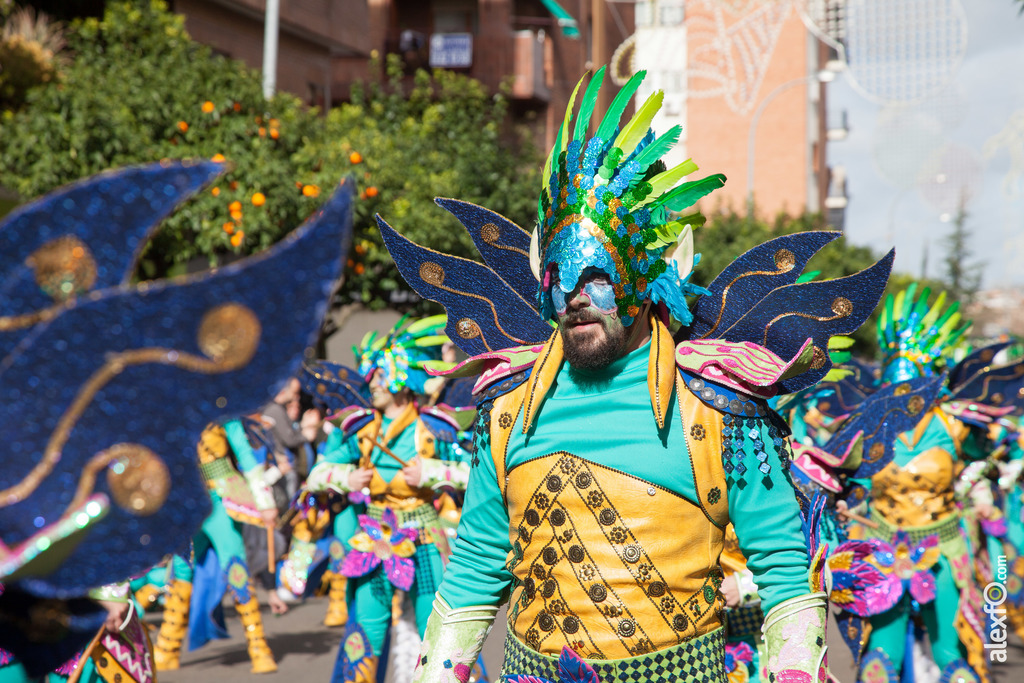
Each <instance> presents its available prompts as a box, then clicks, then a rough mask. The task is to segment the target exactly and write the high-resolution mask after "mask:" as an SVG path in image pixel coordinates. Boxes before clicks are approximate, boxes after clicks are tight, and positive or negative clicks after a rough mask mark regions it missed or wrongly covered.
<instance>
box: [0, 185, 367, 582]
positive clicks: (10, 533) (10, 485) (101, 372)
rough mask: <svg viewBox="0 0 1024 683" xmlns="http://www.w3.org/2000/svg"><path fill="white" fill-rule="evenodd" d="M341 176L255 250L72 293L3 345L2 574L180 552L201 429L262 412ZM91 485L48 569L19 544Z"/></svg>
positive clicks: (313, 297) (294, 341)
mask: <svg viewBox="0 0 1024 683" xmlns="http://www.w3.org/2000/svg"><path fill="white" fill-rule="evenodd" d="M351 187H352V183H345V184H344V185H342V188H341V189H340V190H339V191H338V192H337V193H336V194H335V195H334V197H332V198H331V199H330V200H329V201H328V202H327V204H326V205H325V206H324V207H323V208H322V209H321V210H320V211H319V212H318V213H317V214H316V215H315V216H314V217H313V218H311V219H310V220H309V221H308V222H307V224H306V225H305V226H304V227H302V228H300V229H299V230H296V231H295V232H294V233H292V234H291V235H289V236H288V237H287V238H285V240H283V241H282V242H281V243H279V244H278V245H276V246H275V247H273V248H271V249H270V250H268V251H266V252H264V253H263V254H260V255H258V256H255V257H252V258H249V259H246V260H244V261H240V262H237V263H235V264H232V265H229V266H226V267H224V268H221V269H219V270H217V271H211V272H210V273H206V274H203V275H199V276H195V277H189V278H182V279H178V280H171V281H162V282H146V283H141V284H139V285H137V286H131V285H125V286H121V287H115V288H111V289H107V290H104V291H102V292H98V293H96V294H95V295H94V296H91V297H82V298H79V299H77V300H75V301H73V302H70V303H69V304H68V305H67V306H66V307H65V308H63V309H62V310H61V311H60V313H59V314H58V315H57V316H56V317H55V318H53V319H52V320H50V321H48V322H46V323H42V324H39V325H37V326H36V328H35V329H34V330H33V334H32V335H31V337H28V338H27V341H30V342H31V343H25V344H22V345H21V346H19V348H18V349H17V351H16V352H14V353H12V354H10V355H9V356H8V357H7V358H6V359H5V363H4V365H3V367H2V368H0V395H2V399H0V437H2V439H3V442H4V443H5V449H4V450H3V451H2V452H0V539H2V540H3V543H4V544H5V545H6V546H7V548H8V549H11V550H12V554H9V555H7V556H6V557H4V558H2V559H3V562H0V565H2V566H3V568H4V570H3V571H0V577H2V578H3V580H4V581H8V580H20V582H21V585H22V586H23V587H24V588H26V589H27V590H30V591H31V592H33V593H35V594H37V595H41V596H44V597H65V596H70V595H76V594H82V593H84V592H85V591H86V590H88V589H89V588H92V587H94V586H100V585H105V584H109V583H113V582H117V581H120V580H123V579H125V578H126V577H128V576H132V575H136V574H138V573H141V572H142V571H145V570H146V569H148V568H149V567H151V566H153V565H154V564H156V563H157V562H159V560H160V559H161V558H162V557H163V556H164V555H165V554H166V553H168V552H174V551H177V552H183V551H186V549H187V547H188V542H189V539H190V537H191V535H192V533H193V532H194V531H195V529H196V528H197V527H198V525H199V524H200V523H201V522H202V520H203V519H204V517H205V516H206V514H207V512H208V511H209V497H208V494H207V492H206V487H205V485H204V484H203V482H202V480H201V479H200V476H199V472H198V470H197V468H196V444H197V441H198V437H199V434H200V432H201V431H202V429H203V427H204V426H205V425H206V424H207V423H209V422H211V421H215V420H218V419H221V418H223V417H226V416H233V415H239V414H245V413H250V412H253V411H255V410H257V409H258V408H259V407H260V405H262V404H263V403H265V402H266V401H267V400H268V399H269V398H270V397H271V396H272V393H271V392H272V390H273V388H274V384H275V383H277V382H279V381H280V380H283V379H285V378H286V377H289V376H292V375H294V374H295V373H296V372H297V371H298V370H299V366H300V364H301V360H302V358H303V356H304V354H305V353H306V351H307V349H308V348H309V347H310V346H311V345H312V344H313V343H314V342H315V340H316V336H317V334H318V332H319V329H320V321H321V319H322V316H323V313H324V311H325V309H326V306H327V303H328V297H329V294H330V292H331V290H332V288H333V286H334V283H335V281H336V279H337V277H338V276H339V274H340V268H341V264H342V263H343V262H344V255H345V253H346V252H347V249H348V245H349V242H350V240H351V227H352V223H351V201H352V197H351ZM90 495H92V496H93V497H95V496H97V495H98V496H99V499H98V500H96V499H93V500H92V502H94V503H97V504H103V501H104V500H106V501H107V502H108V510H107V513H106V516H105V517H103V516H102V515H96V516H94V518H92V519H89V518H88V517H89V516H88V515H87V516H86V517H82V518H81V521H82V528H83V530H84V531H85V533H83V534H79V535H77V536H75V537H74V540H75V541H76V542H77V545H75V543H62V544H61V553H59V554H58V555H57V556H55V553H54V552H53V551H51V552H50V554H49V555H45V554H44V556H43V557H44V559H47V561H48V563H49V564H51V565H53V564H54V563H59V564H58V565H57V566H55V567H53V568H52V571H51V567H45V568H40V566H39V565H38V564H33V562H32V557H30V555H31V554H32V552H34V551H32V552H29V553H28V555H25V554H19V553H20V551H21V550H24V549H25V542H26V541H27V540H28V539H30V538H31V537H33V535H36V534H37V533H38V532H40V531H43V532H45V531H46V530H47V529H51V528H53V525H54V524H56V523H59V521H58V520H59V519H60V518H61V517H62V515H64V514H65V512H66V511H69V510H80V509H81V507H80V506H81V504H82V502H83V501H87V500H90ZM70 519H72V520H77V519H79V515H78V514H77V513H76V514H75V515H72V516H71V518H70ZM44 540H45V539H44ZM12 555H13V556H14V557H12Z"/></svg>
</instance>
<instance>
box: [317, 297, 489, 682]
mask: <svg viewBox="0 0 1024 683" xmlns="http://www.w3.org/2000/svg"><path fill="white" fill-rule="evenodd" d="M444 323H445V319H444V316H435V317H432V318H425V319H422V320H418V321H407V319H405V318H403V319H402V320H401V321H399V323H398V324H397V325H396V326H395V327H394V328H393V329H392V330H391V331H390V332H389V333H388V334H387V335H384V336H378V335H377V334H376V333H368V334H367V335H366V337H364V339H363V341H362V343H361V344H360V346H359V347H357V348H356V349H354V351H355V353H356V360H357V364H358V370H357V371H354V372H353V371H350V370H346V374H347V375H352V376H359V377H364V378H366V379H367V380H370V379H372V378H374V377H375V376H376V378H377V381H379V382H382V383H383V384H385V385H386V388H387V391H388V392H390V393H391V394H392V395H394V394H398V393H400V392H402V391H403V390H406V389H407V390H409V392H411V394H424V393H427V392H428V388H427V387H428V384H427V383H428V382H429V381H430V378H429V377H428V375H427V374H426V372H425V371H424V369H423V363H424V362H425V361H427V360H431V359H437V358H439V348H440V346H441V344H443V343H444V342H447V341H448V339H447V337H445V336H444V334H443V327H444ZM435 351H437V352H435ZM334 375H335V376H336V375H337V370H334ZM437 383H438V382H437V381H436V380H435V381H434V382H433V383H432V384H434V385H436V384H437ZM318 393H319V392H318ZM356 393H357V394H360V395H361V394H362V393H363V392H361V391H360V392H356ZM331 421H332V423H333V424H335V425H336V427H337V429H335V430H334V431H332V432H331V434H330V435H329V436H328V444H327V448H326V449H325V454H324V458H323V459H322V461H321V462H319V463H318V464H317V465H316V467H314V468H313V471H311V472H310V475H309V478H308V480H307V481H306V490H307V491H309V492H310V493H317V492H320V491H328V490H330V491H334V492H336V493H341V494H347V495H348V496H349V498H350V500H352V501H353V502H354V504H353V505H351V506H349V507H348V508H346V509H345V510H344V511H342V512H341V513H340V514H339V515H337V517H336V519H335V523H334V534H335V536H336V537H337V538H338V539H340V540H342V542H343V545H344V560H343V561H342V562H341V564H340V566H339V567H338V568H337V572H338V573H340V574H341V575H344V576H346V577H348V583H349V587H348V592H349V596H350V602H349V608H348V617H349V622H350V624H349V627H348V628H347V630H346V634H345V636H344V637H343V639H342V644H341V648H340V649H339V658H338V666H337V668H336V671H335V680H343V681H360V682H364V681H365V682H367V683H368V682H369V681H372V680H374V677H375V675H376V671H377V667H378V660H379V658H380V657H381V654H382V651H383V648H384V641H385V637H386V635H387V632H388V628H389V627H390V625H391V623H392V618H393V614H392V610H393V607H392V601H393V596H394V594H395V589H396V588H397V589H398V590H401V591H405V592H407V593H408V595H409V598H410V600H411V602H412V606H413V610H414V612H415V616H416V623H417V629H418V631H419V633H420V635H422V633H423V630H424V629H425V628H426V624H427V618H428V617H429V615H430V610H431V602H432V600H433V598H434V593H435V591H436V590H437V587H438V585H439V584H440V581H441V574H442V572H443V570H444V561H445V560H446V558H447V556H448V553H449V549H448V536H447V534H446V533H445V530H444V525H443V524H442V523H441V521H440V519H439V518H438V514H437V511H436V509H435V508H434V499H435V496H436V495H437V492H438V489H440V488H441V487H447V488H450V489H454V490H459V491H461V490H464V489H465V487H466V480H467V479H468V476H469V465H468V464H467V463H465V462H464V461H463V458H464V455H465V452H464V451H462V450H461V449H460V448H458V446H457V444H456V443H455V441H454V439H453V436H452V435H453V434H454V433H455V431H456V429H457V428H458V423H457V422H455V421H454V420H453V419H452V418H451V417H450V416H449V415H446V414H445V413H444V412H443V411H441V410H439V409H436V408H432V409H428V408H426V407H421V406H420V405H419V404H418V403H417V401H416V400H415V398H413V397H412V396H410V400H409V401H408V403H406V405H405V408H404V410H403V411H402V412H401V414H399V415H397V416H395V417H388V416H386V415H384V414H383V413H382V412H381V411H378V410H376V409H374V408H373V407H372V406H369V405H365V404H363V405H360V404H359V403H355V404H354V405H349V406H348V407H347V408H346V409H345V410H342V411H341V412H340V413H337V414H336V415H334V416H333V417H332V418H331ZM439 429H440V430H441V431H446V432H448V434H449V435H448V436H447V437H446V438H438V436H437V434H438V433H439ZM414 458H415V459H417V460H418V462H419V464H420V467H421V476H420V481H419V483H418V485H414V486H410V485H409V484H408V483H407V482H406V480H405V478H404V476H403V474H402V468H403V467H404V466H405V465H406V464H407V463H408V462H409V461H410V460H412V459H414ZM357 468H363V469H372V470H373V478H372V479H371V480H370V483H369V486H368V487H367V489H364V490H363V491H352V490H351V489H350V488H349V483H348V481H349V475H350V474H351V473H352V472H354V471H355V470H356V469H357ZM364 634H365V635H364ZM363 638H365V640H363ZM355 640H358V641H360V642H359V645H358V646H357V645H356V644H355V642H354V641H355ZM353 652H355V653H357V656H354V657H353V656H352V653H353Z"/></svg>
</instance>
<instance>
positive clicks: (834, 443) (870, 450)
mask: <svg viewBox="0 0 1024 683" xmlns="http://www.w3.org/2000/svg"><path fill="white" fill-rule="evenodd" d="M944 381H945V376H944V375H943V376H940V377H920V378H917V379H913V380H910V381H908V382H901V383H899V384H894V385H892V386H889V387H886V388H884V389H881V390H879V391H877V392H876V393H874V394H872V395H871V396H869V397H868V398H867V399H866V400H865V401H863V402H862V403H861V404H860V405H859V406H858V407H857V409H856V410H855V411H854V412H853V413H851V414H850V416H849V417H848V418H847V419H846V420H845V421H844V422H843V424H842V425H841V426H840V427H839V429H838V430H836V433H835V434H834V435H832V438H830V439H829V440H828V443H826V444H825V446H824V449H825V450H826V451H828V452H829V453H845V452H846V451H847V449H848V448H849V446H850V443H851V442H852V441H853V440H854V439H856V438H857V437H858V435H859V436H860V437H861V439H862V446H863V456H862V458H861V463H860V465H859V466H858V467H857V469H856V471H854V473H853V474H852V475H851V476H852V477H854V478H857V479H863V478H868V477H871V476H873V475H875V474H877V473H878V472H880V471H882V469H883V468H885V466H886V465H888V464H889V463H890V462H892V459H893V455H894V450H893V446H894V445H895V443H896V437H897V436H899V435H900V434H902V433H903V432H906V431H910V430H911V429H913V428H914V426H915V425H916V424H917V423H918V422H919V421H920V420H921V418H922V417H923V416H924V414H925V412H927V411H928V410H929V409H930V408H931V407H932V406H933V405H935V402H936V401H937V400H938V398H939V391H940V390H941V389H942V386H943V382H944Z"/></svg>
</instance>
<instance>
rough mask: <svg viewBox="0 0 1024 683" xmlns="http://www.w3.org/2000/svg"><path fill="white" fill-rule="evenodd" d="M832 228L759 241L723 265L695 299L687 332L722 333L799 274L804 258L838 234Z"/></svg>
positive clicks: (701, 335) (694, 335) (697, 335)
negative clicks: (704, 292) (704, 291)
mask: <svg viewBox="0 0 1024 683" xmlns="http://www.w3.org/2000/svg"><path fill="white" fill-rule="evenodd" d="M841 234H842V233H839V232H834V231H823V230H819V231H813V232H799V233H795V234H792V235H783V236H782V237H776V238H775V239H771V240H768V241H767V242H764V243H763V244H759V245H757V246H756V247H754V248H753V249H750V250H748V251H747V252H745V253H744V254H742V255H741V256H740V257H739V258H737V259H736V260H735V261H733V262H732V263H730V264H729V265H728V266H726V268H725V270H723V271H722V272H721V273H720V274H719V275H718V276H717V277H716V278H715V279H714V280H712V281H711V284H710V285H708V291H709V292H711V294H705V295H704V296H702V297H700V298H699V299H698V300H697V303H696V305H695V306H694V309H693V324H692V325H691V326H690V336H691V338H694V339H698V338H699V339H706V338H709V337H711V338H717V337H721V336H722V335H721V332H720V331H721V330H726V329H728V328H729V327H730V326H732V325H733V324H734V323H735V322H736V321H737V320H739V319H740V318H741V317H742V316H743V315H744V314H745V313H746V312H747V311H749V310H750V309H751V308H753V307H754V306H755V305H756V304H757V303H758V302H759V301H761V300H762V299H764V297H766V296H768V294H769V293H770V292H771V291H772V290H774V289H777V288H779V287H782V286H784V285H791V284H793V283H794V282H796V281H797V278H799V277H800V274H801V272H802V271H803V269H804V266H806V265H807V262H808V261H809V260H810V259H811V257H812V256H814V255H815V254H816V253H818V252H819V251H820V250H821V249H822V248H823V247H824V246H825V245H827V244H828V243H829V242H832V241H833V240H836V239H838V238H839V237H840V235H841Z"/></svg>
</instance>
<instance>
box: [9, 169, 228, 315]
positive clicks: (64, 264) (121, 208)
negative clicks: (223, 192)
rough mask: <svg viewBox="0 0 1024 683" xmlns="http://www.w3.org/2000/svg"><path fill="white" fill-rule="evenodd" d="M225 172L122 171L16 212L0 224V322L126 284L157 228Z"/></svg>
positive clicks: (69, 188) (94, 178) (72, 186)
mask: <svg viewBox="0 0 1024 683" xmlns="http://www.w3.org/2000/svg"><path fill="white" fill-rule="evenodd" d="M223 170H224V165H223V164H217V163H213V162H198V163H195V162H193V163H189V162H181V161H169V162H165V163H159V164H149V165H147V166H136V167H130V168H123V169H118V170H116V171H108V172H106V173H101V174H99V175H96V176H92V177H90V178H87V179H85V180H82V181H79V182H76V183H72V184H70V185H67V186H65V187H63V188H61V189H59V190H56V191H54V192H52V193H50V194H48V195H46V196H45V197H42V198H41V199H38V200H36V201H33V202H30V203H28V204H25V205H23V206H20V207H18V208H16V209H15V210H14V211H12V212H11V213H10V214H8V215H7V216H6V217H5V218H4V220H3V221H2V222H0V315H2V316H4V317H11V316H19V315H26V314H32V313H36V312H39V311H43V310H46V309H49V308H51V307H53V306H54V303H55V300H59V301H63V300H66V299H67V298H69V297H70V296H72V295H81V294H84V293H86V292H95V291H99V290H102V289H106V288H107V287H114V286H117V285H121V284H127V283H128V282H129V281H130V279H131V277H132V275H133V274H134V272H135V267H136V262H137V260H138V256H139V253H140V252H141V250H142V247H143V246H144V245H145V243H146V240H147V238H148V237H149V236H150V235H151V234H152V233H153V231H154V230H156V228H157V226H158V225H160V222H161V221H162V220H163V219H164V218H165V217H166V216H167V215H168V214H170V213H171V211H172V210H173V209H174V207H175V206H177V205H178V204H180V203H181V202H182V201H184V199H185V198H186V197H188V196H189V195H191V194H192V193H194V192H196V191H197V190H199V189H200V188H201V187H202V186H203V185H205V184H206V183H208V182H210V181H211V180H212V179H213V178H214V177H216V176H217V175H218V174H219V173H221V172H222V171H223Z"/></svg>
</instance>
